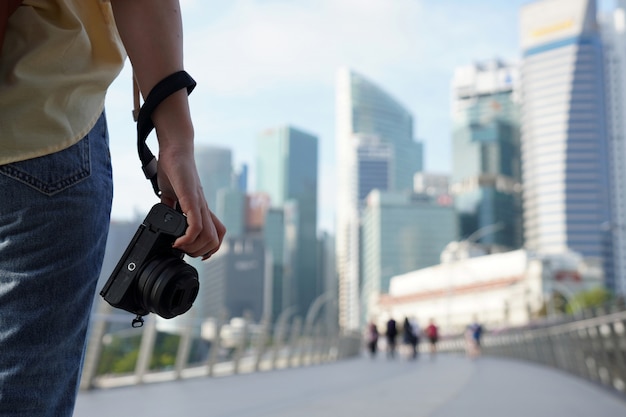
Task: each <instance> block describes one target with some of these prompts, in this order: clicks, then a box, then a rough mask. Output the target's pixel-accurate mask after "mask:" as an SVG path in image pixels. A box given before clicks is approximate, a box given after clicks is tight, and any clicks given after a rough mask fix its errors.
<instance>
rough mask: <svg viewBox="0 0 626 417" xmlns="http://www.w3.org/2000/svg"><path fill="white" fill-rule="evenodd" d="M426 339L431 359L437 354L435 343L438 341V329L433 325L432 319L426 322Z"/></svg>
mask: <svg viewBox="0 0 626 417" xmlns="http://www.w3.org/2000/svg"><path fill="white" fill-rule="evenodd" d="M426 337H427V338H428V342H429V343H430V357H431V359H434V358H435V355H436V354H437V342H438V341H439V328H438V327H437V325H436V324H435V321H434V320H433V319H430V320H429V322H428V326H427V327H426Z"/></svg>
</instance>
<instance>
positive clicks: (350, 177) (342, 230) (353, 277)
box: [335, 68, 422, 329]
mask: <svg viewBox="0 0 626 417" xmlns="http://www.w3.org/2000/svg"><path fill="white" fill-rule="evenodd" d="M336 100H337V101H336V106H337V109H336V111H337V116H336V117H337V139H336V159H337V213H336V216H337V217H336V228H335V233H336V251H337V258H336V262H337V272H338V279H339V322H340V325H341V327H343V328H347V329H356V328H358V326H359V298H360V296H359V293H360V288H359V282H360V272H359V264H360V257H359V250H360V249H359V248H360V238H359V234H360V231H359V230H360V208H361V207H363V201H364V198H365V195H366V194H367V193H368V192H369V191H370V188H371V187H384V186H385V185H386V186H387V189H389V190H410V189H412V187H413V184H412V183H413V174H414V173H415V172H417V171H420V170H421V169H422V146H421V143H418V142H415V141H414V138H413V116H412V115H411V113H410V112H409V111H408V110H407V109H406V108H405V107H404V106H403V105H402V104H400V103H399V102H398V101H397V100H396V99H395V98H394V97H392V96H391V95H390V94H389V93H387V92H386V91H384V90H383V89H382V88H380V87H379V86H377V85H376V84H375V83H373V82H372V81H370V80H368V79H367V78H365V77H363V76H362V75H360V74H357V73H356V72H354V71H351V70H350V69H347V68H342V69H340V70H339V71H338V74H337V96H336ZM368 170H371V172H369V171H368ZM385 170H386V171H387V175H384V171H385ZM374 172H376V173H377V174H376V175H373V173H374ZM380 172H383V175H381V176H380V177H377V175H380ZM374 181H382V182H383V183H382V184H379V183H374ZM385 183H386V184H385Z"/></svg>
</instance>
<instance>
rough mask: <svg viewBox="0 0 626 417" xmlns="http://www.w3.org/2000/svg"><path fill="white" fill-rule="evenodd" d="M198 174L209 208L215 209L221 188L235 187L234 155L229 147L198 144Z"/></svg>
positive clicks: (196, 153) (196, 155) (196, 156)
mask: <svg viewBox="0 0 626 417" xmlns="http://www.w3.org/2000/svg"><path fill="white" fill-rule="evenodd" d="M195 159H196V165H197V167H198V174H199V175H200V181H201V182H202V188H203V189H204V198H206V200H207V203H209V208H210V209H211V210H215V206H216V204H217V193H218V191H219V190H223V189H230V188H232V187H233V155H232V151H231V150H230V149H228V148H222V147H219V146H210V145H198V146H197V147H196V152H195Z"/></svg>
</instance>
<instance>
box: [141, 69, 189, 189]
mask: <svg viewBox="0 0 626 417" xmlns="http://www.w3.org/2000/svg"><path fill="white" fill-rule="evenodd" d="M195 87H196V82H195V81H194V79H193V78H191V76H190V75H189V74H188V73H187V72H186V71H178V72H175V73H173V74H171V75H168V76H167V77H165V78H164V79H162V80H161V81H159V82H158V83H157V84H156V85H155V86H154V87H153V88H152V90H151V91H150V93H149V94H148V97H146V100H145V102H144V103H143V106H141V108H140V109H139V111H137V108H138V107H139V88H138V86H137V82H136V80H135V82H134V90H135V91H134V96H135V109H134V110H133V118H134V119H135V121H136V122H137V151H138V153H139V159H140V160H141V169H142V170H143V173H144V175H145V176H146V178H147V179H149V180H150V182H151V183H152V188H153V189H154V193H155V194H156V195H157V197H160V196H161V190H160V189H159V184H158V182H157V159H156V157H155V156H154V154H153V153H152V152H151V151H150V148H148V145H147V144H146V140H147V139H148V135H150V132H152V129H154V123H153V122H152V112H153V111H154V110H155V109H156V108H157V107H158V106H159V104H161V102H162V101H163V100H165V99H166V98H167V97H169V96H170V95H172V94H174V93H175V92H177V91H179V90H182V89H183V88H186V89H187V94H191V92H192V91H193V89H194V88H195Z"/></svg>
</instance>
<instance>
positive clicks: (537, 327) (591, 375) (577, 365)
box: [440, 309, 626, 395]
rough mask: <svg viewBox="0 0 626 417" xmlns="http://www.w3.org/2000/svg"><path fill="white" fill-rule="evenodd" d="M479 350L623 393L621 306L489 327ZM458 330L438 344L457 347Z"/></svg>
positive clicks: (461, 346)
mask: <svg viewBox="0 0 626 417" xmlns="http://www.w3.org/2000/svg"><path fill="white" fill-rule="evenodd" d="M481 345H482V347H481V350H482V354H483V355H493V356H503V357H509V358H515V359H522V360H528V361H532V362H536V363H539V364H542V365H546V366H550V367H554V368H558V369H561V370H564V371H567V372H570V373H571V374H574V375H577V376H579V377H581V378H584V379H587V380H589V381H593V382H596V383H598V384H601V385H602V386H604V387H606V388H608V389H609V390H612V391H614V392H617V393H619V394H622V395H626V311H623V309H622V311H613V312H607V311H606V310H602V309H599V310H595V311H593V312H586V313H585V314H584V315H583V316H582V317H581V316H578V317H575V316H563V317H562V318H561V320H560V322H559V323H552V324H550V323H549V322H543V323H535V324H533V325H532V326H527V327H524V328H511V329H506V330H501V331H497V332H489V333H487V334H485V336H484V337H483V340H482V343H481ZM465 348H466V341H465V338H464V337H463V336H458V337H451V338H446V339H444V340H442V342H441V344H440V350H443V351H455V352H462V351H464V350H465Z"/></svg>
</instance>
